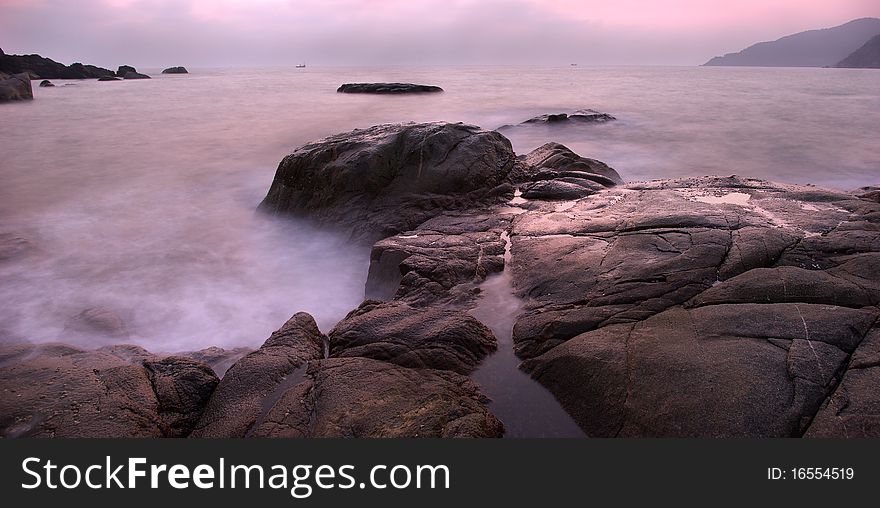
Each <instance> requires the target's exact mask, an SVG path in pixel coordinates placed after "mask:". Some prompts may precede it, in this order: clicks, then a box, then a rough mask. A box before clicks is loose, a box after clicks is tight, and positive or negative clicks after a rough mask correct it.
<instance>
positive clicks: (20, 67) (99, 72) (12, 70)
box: [0, 52, 113, 79]
mask: <svg viewBox="0 0 880 508" xmlns="http://www.w3.org/2000/svg"><path fill="white" fill-rule="evenodd" d="M0 72H2V73H6V74H18V73H22V72H24V73H27V74H29V75H30V77H31V79H89V78H99V77H101V76H112V75H113V71H111V70H110V69H104V68H101V67H95V66H94V65H83V64H81V63H74V64H71V65H64V64H62V63H58V62H56V61H54V60H51V59H49V58H44V57H41V56H40V55H7V54H4V53H2V52H0Z"/></svg>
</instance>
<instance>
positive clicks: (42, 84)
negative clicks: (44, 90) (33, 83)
mask: <svg viewBox="0 0 880 508" xmlns="http://www.w3.org/2000/svg"><path fill="white" fill-rule="evenodd" d="M40 86H42V87H47V86H55V84H54V83H52V82H51V81H49V80H48V79H44V80H43V81H40Z"/></svg>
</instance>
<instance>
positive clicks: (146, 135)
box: [0, 66, 880, 352]
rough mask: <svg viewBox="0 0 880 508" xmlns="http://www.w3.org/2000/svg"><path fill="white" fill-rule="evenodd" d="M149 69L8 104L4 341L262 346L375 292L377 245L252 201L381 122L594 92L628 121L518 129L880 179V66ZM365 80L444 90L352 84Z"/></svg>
mask: <svg viewBox="0 0 880 508" xmlns="http://www.w3.org/2000/svg"><path fill="white" fill-rule="evenodd" d="M142 71H143V69H142ZM146 72H148V73H150V74H152V76H153V79H149V80H137V81H118V82H97V81H94V80H89V81H65V80H54V83H55V84H56V86H55V87H52V88H40V87H36V85H37V82H36V81H35V82H34V85H35V88H34V100H33V101H29V102H18V103H5V104H0V117H2V121H0V240H2V241H4V242H6V244H7V246H8V245H9V244H10V242H12V244H14V245H17V246H18V247H16V248H15V249H12V250H10V249H8V248H7V249H6V251H0V253H2V252H6V254H0V341H4V342H22V341H28V342H30V341H33V342H50V341H63V342H74V343H79V344H80V345H84V346H92V347H100V346H102V345H105V344H109V343H114V342H120V341H122V342H129V343H135V344H139V345H142V346H144V347H146V348H148V349H150V350H151V351H156V352H172V351H190V350H195V349H200V348H203V347H207V346H220V347H226V348H230V347H239V346H245V347H258V346H259V345H260V344H261V343H262V342H263V341H264V340H265V339H266V338H267V337H268V336H269V334H270V333H271V332H272V331H273V330H275V329H277V328H278V327H280V325H282V324H283V323H284V322H285V321H286V320H287V319H288V318H289V317H290V316H291V315H292V314H294V313H296V312H298V311H307V312H309V313H311V314H313V315H314V316H315V318H316V319H317V321H318V323H319V326H320V327H321V329H322V330H323V331H325V332H327V331H329V330H330V328H332V326H333V325H334V324H335V323H336V322H337V321H338V320H339V319H341V318H342V317H344V315H345V314H346V313H347V312H348V311H350V310H351V309H353V308H354V307H356V306H357V305H358V304H359V303H360V301H361V300H362V299H363V296H364V282H365V279H366V275H367V269H368V265H369V247H365V246H361V245H358V244H356V243H353V242H351V241H350V240H349V238H347V237H345V236H342V235H340V234H339V233H336V232H332V231H327V230H323V229H320V228H316V227H315V226H314V225H312V224H309V223H307V222H304V221H300V220H293V219H275V218H270V217H265V216H263V215H261V214H259V213H256V211H255V208H256V207H257V204H258V203H259V202H260V200H261V199H262V198H263V196H264V195H265V193H266V191H267V189H268V188H269V184H270V182H271V180H272V177H273V175H274V173H275V169H276V167H277V164H278V162H279V161H280V160H281V159H282V158H283V157H284V156H285V155H287V154H289V153H291V152H292V151H294V150H295V149H296V148H297V147H298V146H301V145H303V144H304V143H306V142H309V141H313V140H317V139H320V138H322V137H324V136H327V135H330V134H334V133H339V132H345V131H349V130H351V129H355V128H363V127H369V126H371V125H375V124H381V123H389V122H410V121H413V122H423V121H449V122H466V123H470V124H475V125H479V126H482V127H484V128H487V129H495V128H498V127H500V126H503V125H509V124H517V123H519V122H522V121H523V120H526V119H528V118H530V117H533V116H535V115H540V114H545V113H560V112H571V111H574V110H577V109H582V108H592V109H595V110H598V111H602V112H607V113H610V114H612V115H614V116H615V117H616V118H617V120H616V121H613V122H608V123H605V124H598V125H583V126H568V127H558V126H551V127H547V126H532V127H527V128H526V127H518V128H514V129H509V130H505V131H503V132H505V134H506V135H507V136H508V137H509V138H510V140H511V142H512V143H513V147H514V149H515V150H516V151H517V153H525V152H527V151H529V150H531V149H533V148H536V147H538V146H540V145H542V144H544V143H546V142H548V141H557V142H560V143H563V144H565V145H567V146H568V147H570V148H571V149H573V150H574V151H576V152H577V153H579V154H581V155H583V156H586V157H591V158H596V159H600V160H602V161H605V162H606V163H608V164H609V165H611V166H612V167H614V168H615V169H616V170H617V171H618V172H619V173H620V175H621V176H622V177H623V178H624V179H625V180H627V181H638V180H647V179H656V178H673V177H686V176H700V175H731V174H737V175H744V176H750V177H758V178H764V179H769V180H776V181H782V182H793V183H800V184H807V183H809V184H814V185H817V186H823V187H830V188H835V189H842V190H851V189H855V188H857V187H860V186H865V185H877V184H880V71H876V70H850V69H789V68H786V69H773V68H729V67H711V68H710V67H587V66H577V67H574V66H565V67H540V66H517V67H501V66H499V67H493V66H484V67H396V68H341V67H333V68H330V67H327V68H322V67H312V66H309V67H306V68H300V69H297V68H294V67H287V68H263V69H199V68H190V74H187V75H162V74H159V73H158V72H155V70H154V72H150V70H149V69H147V70H146ZM368 81H404V82H415V83H426V84H433V85H438V86H441V87H443V88H444V90H445V91H444V92H443V93H439V94H426V95H416V96H376V95H349V94H340V93H336V88H337V87H338V86H339V85H340V84H342V83H346V82H368ZM16 249H17V250H16ZM13 251H14V252H13ZM10 252H12V253H11V254H10ZM88 309H102V312H103V311H106V312H109V313H111V314H112V315H115V316H118V317H119V319H120V320H121V322H122V323H123V324H124V325H123V326H124V330H125V336H124V340H121V339H119V338H118V337H117V338H113V337H103V338H101V337H88V338H81V337H74V336H73V334H71V333H69V330H70V329H71V326H73V325H75V324H76V319H77V316H79V315H81V313H82V312H83V311H86V310H88ZM72 323H73V325H72ZM83 342H84V343H83Z"/></svg>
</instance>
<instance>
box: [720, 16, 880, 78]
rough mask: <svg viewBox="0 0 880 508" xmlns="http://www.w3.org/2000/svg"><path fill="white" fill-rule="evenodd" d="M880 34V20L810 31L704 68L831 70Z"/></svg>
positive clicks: (725, 57)
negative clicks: (812, 68) (824, 68)
mask: <svg viewBox="0 0 880 508" xmlns="http://www.w3.org/2000/svg"><path fill="white" fill-rule="evenodd" d="M878 33H880V19H878V18H861V19H856V20H853V21H850V22H849V23H844V24H843V25H840V26H836V27H834V28H825V29H822V30H809V31H807V32H800V33H796V34H794V35H789V36H786V37H783V38H781V39H779V40H776V41H773V42H759V43H758V44H755V45H753V46H749V47H748V48H746V49H744V50H742V51H740V52H739V53H729V54H727V55H724V56H716V57H715V58H713V59H711V60H709V61H708V62H706V63H705V64H704V65H746V66H755V67H830V66H833V65H835V64H837V63H838V62H840V61H841V60H843V59H844V58H846V57H847V56H848V55H849V54H851V53H852V52H853V51H855V50H857V49H858V48H859V47H861V46H862V45H863V44H865V41H867V40H868V39H870V38H871V37H873V36H874V35H877V34H878Z"/></svg>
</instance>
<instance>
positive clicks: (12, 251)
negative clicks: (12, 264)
mask: <svg viewBox="0 0 880 508" xmlns="http://www.w3.org/2000/svg"><path fill="white" fill-rule="evenodd" d="M34 250H36V247H35V245H34V244H33V242H32V241H31V240H29V239H27V238H25V237H23V236H19V235H17V234H15V233H0V263H2V262H5V261H12V260H14V259H19V258H22V257H24V256H26V255H28V254H29V253H31V252H33V251H34Z"/></svg>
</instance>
